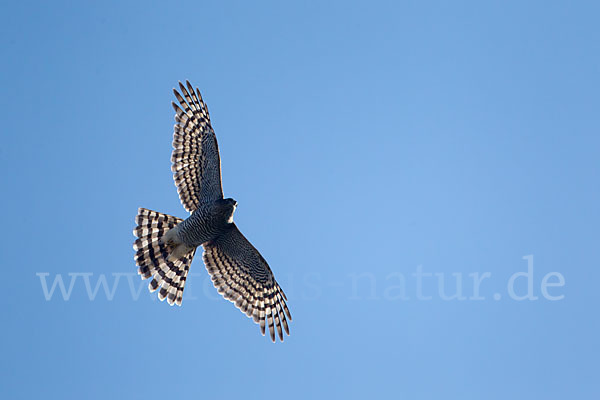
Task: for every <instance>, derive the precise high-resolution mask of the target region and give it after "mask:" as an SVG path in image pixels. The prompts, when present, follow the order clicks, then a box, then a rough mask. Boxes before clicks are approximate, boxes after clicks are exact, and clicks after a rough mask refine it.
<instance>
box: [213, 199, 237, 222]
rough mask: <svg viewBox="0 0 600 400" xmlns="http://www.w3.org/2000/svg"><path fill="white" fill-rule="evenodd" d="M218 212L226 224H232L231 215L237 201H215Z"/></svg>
mask: <svg viewBox="0 0 600 400" xmlns="http://www.w3.org/2000/svg"><path fill="white" fill-rule="evenodd" d="M217 205H218V207H219V211H220V212H221V214H222V215H223V216H224V217H225V219H226V220H227V222H228V223H232V222H233V213H234V211H235V208H236V207H237V201H235V200H234V199H231V198H229V199H222V200H218V201H217Z"/></svg>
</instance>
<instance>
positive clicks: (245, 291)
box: [133, 81, 292, 342]
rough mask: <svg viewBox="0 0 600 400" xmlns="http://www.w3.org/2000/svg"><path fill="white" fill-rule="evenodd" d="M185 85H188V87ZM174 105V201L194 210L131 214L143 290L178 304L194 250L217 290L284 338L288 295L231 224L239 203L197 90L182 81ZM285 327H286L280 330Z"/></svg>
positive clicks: (140, 211)
mask: <svg viewBox="0 0 600 400" xmlns="http://www.w3.org/2000/svg"><path fill="white" fill-rule="evenodd" d="M186 86H187V87H186ZM186 86H184V85H183V84H182V83H181V82H180V83H179V88H180V90H181V93H180V92H178V91H177V90H176V89H173V92H174V93H175V97H176V98H177V101H178V102H179V105H177V104H176V103H175V102H173V103H172V105H173V108H174V109H175V121H176V124H175V128H174V134H173V154H172V157H171V161H172V163H173V165H172V167H171V169H172V171H173V178H174V180H175V185H176V186H177V192H178V193H179V198H180V200H181V203H182V204H183V206H184V207H185V209H186V210H187V211H188V212H190V213H191V215H190V216H189V217H188V218H187V219H185V220H183V219H180V218H177V217H173V216H171V215H166V214H162V213H159V212H156V211H151V210H148V209H145V208H140V209H139V210H138V215H137V217H136V219H135V222H136V224H137V227H136V228H135V229H134V231H133V233H134V235H135V236H136V237H137V240H135V242H134V244H133V248H134V250H135V251H136V253H135V261H136V264H137V265H138V266H139V269H138V273H139V274H140V275H141V277H142V279H148V278H152V280H151V281H150V284H149V285H148V288H149V289H150V291H151V292H154V291H155V290H158V297H159V299H160V300H164V299H167V302H168V303H169V304H170V305H173V304H177V305H181V301H182V296H183V289H184V287H185V281H186V277H187V274H188V271H189V269H190V264H191V263H192V259H193V257H194V254H195V253H196V248H197V247H198V246H200V245H201V246H202V247H203V248H204V254H203V257H202V258H203V260H204V264H205V266H206V269H207V271H208V273H209V274H210V275H211V278H212V282H213V284H214V286H215V287H216V288H217V291H218V292H219V293H220V294H221V295H222V296H223V297H224V298H226V299H227V300H229V301H231V302H232V303H234V304H235V306H236V307H237V308H239V309H240V310H241V311H242V312H243V313H245V314H246V315H247V316H248V317H250V318H252V319H253V320H254V322H256V323H258V324H259V325H260V329H261V333H262V334H263V335H264V334H265V325H266V324H268V326H269V333H270V335H271V340H272V341H273V342H274V341H275V330H277V333H278V336H279V339H280V340H282V341H283V331H285V332H286V333H287V334H288V335H289V327H288V319H289V320H290V321H291V320H292V316H291V315H290V312H289V310H288V307H287V304H286V301H287V298H286V297H285V294H284V293H283V290H282V289H281V287H280V286H279V284H278V283H277V281H276V280H275V277H274V276H273V273H272V272H271V269H270V268H269V265H268V264H267V262H266V261H265V259H264V258H263V257H262V256H261V255H260V253H259V252H258V250H256V249H255V248H254V246H252V244H251V243H250V242H249V241H248V240H247V239H246V238H245V237H244V235H242V233H241V232H240V231H239V230H238V228H237V226H236V225H235V223H234V222H233V213H234V211H235V208H236V206H237V202H236V201H235V200H233V199H230V198H228V199H224V198H223V189H222V186H221V161H220V158H219V147H218V145H217V138H216V136H215V132H214V130H213V128H212V126H211V123H210V117H209V115H208V109H207V107H206V104H205V103H204V101H203V100H202V96H201V95H200V91H199V90H198V89H197V88H196V90H195V91H194V88H193V87H192V85H191V84H190V83H189V82H187V81H186ZM282 328H283V329H282Z"/></svg>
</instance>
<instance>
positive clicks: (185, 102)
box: [171, 81, 223, 212]
mask: <svg viewBox="0 0 600 400" xmlns="http://www.w3.org/2000/svg"><path fill="white" fill-rule="evenodd" d="M186 84H187V89H186V87H185V86H183V84H182V83H181V82H179V88H180V89H181V93H182V94H179V92H178V91H177V90H176V89H173V92H174V93H175V97H177V100H178V101H179V106H178V105H177V104H175V103H173V108H174V109H175V112H176V114H175V121H176V122H177V123H176V124H175V132H174V133H173V155H172V156H171V161H172V162H173V166H172V167H171V170H172V171H173V179H174V180H175V186H177V192H178V193H179V198H180V199H181V204H183V206H184V207H185V209H186V210H187V211H189V212H193V211H194V210H196V209H197V208H198V207H199V205H200V203H203V202H205V201H211V200H217V199H222V198H223V189H222V187H221V160H220V158H219V146H218V145H217V138H216V136H215V131H213V129H212V127H211V125H210V117H209V115H208V108H207V107H206V104H205V103H204V101H203V100H202V96H201V95H200V91H199V90H198V89H196V91H195V92H194V88H193V87H192V85H190V83H189V82H188V81H186ZM182 95H183V97H182Z"/></svg>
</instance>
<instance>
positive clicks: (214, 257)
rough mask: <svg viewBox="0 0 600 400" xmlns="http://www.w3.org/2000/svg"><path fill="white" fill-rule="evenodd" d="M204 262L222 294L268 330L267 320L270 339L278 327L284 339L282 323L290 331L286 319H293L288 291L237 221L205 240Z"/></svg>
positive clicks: (262, 330) (281, 338) (262, 328)
mask: <svg viewBox="0 0 600 400" xmlns="http://www.w3.org/2000/svg"><path fill="white" fill-rule="evenodd" d="M203 247H204V255H203V259H204V264H205V265H206V269H207V270H208V273H209V274H210V275H211V277H212V281H213V285H214V286H215V287H216V288H217V290H218V292H219V293H221V295H222V296H223V297H225V298H226V299H227V300H229V301H231V302H232V303H234V304H235V306H236V307H237V308H239V309H240V310H241V311H242V312H243V313H245V314H246V315H247V316H248V317H250V318H253V319H254V322H256V323H257V324H260V329H261V332H262V334H263V335H264V334H265V321H267V322H268V325H269V332H270V334H271V340H273V341H275V330H274V326H273V320H275V327H276V328H277V333H278V334H279V339H280V340H283V332H282V330H281V327H282V325H283V329H284V330H285V332H286V333H287V334H288V335H289V334H290V331H289V328H288V323H287V319H286V314H287V318H289V320H290V321H291V320H292V316H291V315H290V311H289V310H288V307H287V304H286V300H287V298H286V297H285V294H284V293H283V290H281V288H280V287H279V285H278V284H277V281H275V277H274V276H273V273H272V272H271V269H270V268H269V265H268V264H267V262H266V261H265V259H264V258H263V257H262V256H261V255H260V253H259V252H258V250H256V249H255V248H254V246H252V244H251V243H250V242H249V241H248V239H246V238H245V237H244V235H242V233H241V232H240V231H239V229H238V228H237V226H235V224H232V227H231V228H230V230H229V231H228V232H227V233H225V234H223V235H221V236H219V237H218V238H217V239H215V240H213V241H211V242H208V243H205V244H203Z"/></svg>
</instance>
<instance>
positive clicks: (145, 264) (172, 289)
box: [133, 208, 196, 306]
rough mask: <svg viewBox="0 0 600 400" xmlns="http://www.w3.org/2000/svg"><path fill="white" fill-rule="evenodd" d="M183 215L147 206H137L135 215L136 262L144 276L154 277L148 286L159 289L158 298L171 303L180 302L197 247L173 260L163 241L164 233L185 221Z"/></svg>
mask: <svg viewBox="0 0 600 400" xmlns="http://www.w3.org/2000/svg"><path fill="white" fill-rule="evenodd" d="M182 221H183V220H182V219H181V218H177V217H173V216H171V215H167V214H162V213H159V212H156V211H151V210H148V209H145V208H140V209H138V215H137V217H136V218H135V222H136V224H137V227H136V228H135V229H134V230H133V234H134V235H135V236H136V237H137V239H136V240H135V242H134V243H133V249H134V250H135V251H136V253H135V262H136V264H137V265H138V266H139V269H138V274H139V275H141V277H142V279H148V278H150V277H152V280H151V281H150V284H149V285H148V289H149V290H150V291H151V292H154V291H156V290H158V298H159V299H160V300H161V301H163V300H164V299H167V302H168V303H169V304H170V305H173V304H177V305H179V306H180V305H181V301H182V298H183V289H184V287H185V280H186V278H187V274H188V271H189V269H190V264H191V263H192V259H193V258H194V254H195V253H196V250H195V249H194V250H193V251H191V252H189V253H187V254H185V255H183V256H182V257H180V258H178V259H175V260H173V261H171V260H169V259H168V257H169V250H171V249H169V247H168V246H167V244H165V243H162V242H161V241H160V238H162V237H163V236H164V235H165V233H167V232H168V231H169V230H170V229H172V228H174V227H175V226H176V225H177V224H179V223H180V222H182Z"/></svg>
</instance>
